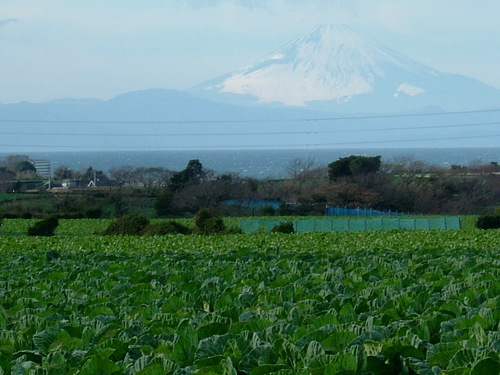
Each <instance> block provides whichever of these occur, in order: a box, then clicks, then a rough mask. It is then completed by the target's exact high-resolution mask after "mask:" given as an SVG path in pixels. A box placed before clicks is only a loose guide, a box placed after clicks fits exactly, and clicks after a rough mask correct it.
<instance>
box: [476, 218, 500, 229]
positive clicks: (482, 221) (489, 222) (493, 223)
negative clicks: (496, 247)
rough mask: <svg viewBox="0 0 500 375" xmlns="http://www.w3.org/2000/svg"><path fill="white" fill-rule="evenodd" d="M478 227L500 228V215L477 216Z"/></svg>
mask: <svg viewBox="0 0 500 375" xmlns="http://www.w3.org/2000/svg"><path fill="white" fill-rule="evenodd" d="M476 227H477V228H479V229H498V228H500V215H484V216H480V217H478V218H477V221H476Z"/></svg>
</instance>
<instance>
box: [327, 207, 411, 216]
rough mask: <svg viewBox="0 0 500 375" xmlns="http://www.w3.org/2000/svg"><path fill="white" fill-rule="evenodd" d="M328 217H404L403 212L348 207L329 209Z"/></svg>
mask: <svg viewBox="0 0 500 375" xmlns="http://www.w3.org/2000/svg"><path fill="white" fill-rule="evenodd" d="M325 215H326V216H392V215H404V214H403V213H401V212H393V211H379V210H372V209H370V208H346V207H327V208H326V210H325Z"/></svg>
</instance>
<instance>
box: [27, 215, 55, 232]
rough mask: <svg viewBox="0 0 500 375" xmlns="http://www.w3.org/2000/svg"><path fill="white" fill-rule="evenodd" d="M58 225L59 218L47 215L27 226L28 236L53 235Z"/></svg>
mask: <svg viewBox="0 0 500 375" xmlns="http://www.w3.org/2000/svg"><path fill="white" fill-rule="evenodd" d="M58 225H59V220H58V219H57V218H56V217H49V218H47V219H44V220H42V221H38V222H36V223H35V224H34V225H33V226H31V227H29V228H28V236H45V237H50V236H53V235H54V231H55V229H56V228H57V226H58Z"/></svg>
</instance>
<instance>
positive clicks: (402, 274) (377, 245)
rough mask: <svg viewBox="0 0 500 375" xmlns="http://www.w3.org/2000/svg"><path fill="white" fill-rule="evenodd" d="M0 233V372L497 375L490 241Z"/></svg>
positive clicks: (495, 244) (10, 229) (98, 223)
mask: <svg viewBox="0 0 500 375" xmlns="http://www.w3.org/2000/svg"><path fill="white" fill-rule="evenodd" d="M32 223H33V221H30V220H4V222H3V225H2V226H1V227H0V256H1V261H0V368H1V370H0V374H61V375H62V374H106V375H110V374H130V375H132V374H141V375H156V374H158V375H160V374H162V375H163V374H175V375H181V374H183V375H185V374H219V375H236V374H251V375H261V374H276V375H288V374H308V375H309V374H310V375H316V374H317V375H322V374H339V375H340V374H343V375H347V374H377V375H378V374H381V375H382V374H383V375H390V374H425V375H431V374H443V375H445V374H449V375H461V374H472V375H477V374H480V375H490V374H493V375H498V374H499V373H500V323H499V322H500V256H499V254H500V231H499V230H477V229H465V230H454V231H452V230H446V231H445V230H442V231H404V230H394V231H373V232H371V231H368V232H337V233H305V234H277V233H274V234H266V233H255V234H227V235H214V236H199V235H168V236H156V237H135V236H101V235H98V234H97V233H99V232H100V231H102V230H103V229H104V228H105V227H106V225H107V223H109V222H106V221H105V220H61V221H60V226H59V227H58V228H57V231H56V235H55V236H54V237H28V236H26V235H25V234H24V233H25V231H26V228H27V227H29V225H31V224H32Z"/></svg>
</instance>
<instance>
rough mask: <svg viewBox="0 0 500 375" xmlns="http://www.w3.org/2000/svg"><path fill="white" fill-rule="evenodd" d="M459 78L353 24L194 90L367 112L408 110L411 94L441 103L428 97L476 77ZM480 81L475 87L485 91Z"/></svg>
mask: <svg viewBox="0 0 500 375" xmlns="http://www.w3.org/2000/svg"><path fill="white" fill-rule="evenodd" d="M451 77H455V78H454V79H451ZM456 77H459V76H451V75H447V74H444V73H441V72H438V71H436V70H434V69H431V68H429V67H426V66H424V65H422V64H419V63H417V62H415V61H413V60H411V59H409V58H407V57H404V56H402V55H400V54H398V53H397V52H395V51H393V50H391V49H390V48H388V47H385V46H383V45H382V44H380V43H378V42H377V41H375V40H372V39H371V38H368V37H365V36H363V35H362V34H360V33H358V32H356V31H354V30H353V29H351V28H349V27H348V26H334V25H322V26H318V27H316V28H315V29H314V30H312V31H311V32H309V33H307V34H305V35H303V36H301V37H299V38H297V39H295V40H294V41H292V42H291V43H289V44H288V45H286V46H284V47H282V48H280V49H278V50H276V51H274V52H273V53H271V54H269V55H268V56H266V57H264V58H263V59H261V60H259V61H257V62H256V63H255V64H252V65H250V66H247V67H245V68H243V69H242V70H240V71H237V72H234V73H231V74H229V75H226V76H224V77H222V78H219V79H215V80H212V81H209V82H207V83H202V84H201V85H198V86H197V87H196V88H195V90H194V91H195V92H197V93H198V94H199V95H202V96H204V97H211V99H213V98H214V97H218V98H219V99H221V98H222V100H224V101H227V100H229V101H231V102H240V103H241V102H242V101H243V102H246V103H247V104H251V103H253V104H258V103H261V104H262V103H278V104H282V105H286V106H301V107H308V108H315V109H327V110H334V111H338V110H339V108H341V110H342V109H344V110H349V111H352V110H353V108H355V107H359V106H360V105H361V104H360V103H362V105H364V108H363V110H370V111H371V110H375V109H377V110H384V111H385V110H393V109H394V108H395V107H397V106H399V108H397V109H398V110H405V109H410V108H411V107H412V105H411V104H410V103H409V102H408V101H407V99H408V98H412V100H413V104H416V105H418V106H419V107H421V108H423V107H425V106H428V105H438V106H439V105H440V104H441V103H433V102H432V100H435V97H434V98H432V100H431V99H429V100H431V101H430V102H426V101H425V100H424V99H423V97H424V96H426V94H429V93H431V94H432V93H433V92H443V91H446V90H456V88H457V87H460V86H463V85H464V81H463V80H464V79H465V80H468V81H467V84H468V85H470V84H471V82H470V81H473V80H470V79H467V78H465V77H461V79H462V81H461V82H458V81H457V79H456ZM474 82H475V85H476V87H475V90H477V89H481V88H478V87H479V86H481V84H480V83H479V82H477V81H474ZM478 85H479V86H478ZM444 86H446V87H447V88H443V87H444ZM452 86H453V87H452ZM483 86H484V85H483ZM486 87H487V86H486ZM482 89H484V87H483V88H482ZM237 98H239V99H237ZM361 98H363V100H361ZM417 98H418V100H417ZM383 107H388V108H383ZM389 107H391V108H389Z"/></svg>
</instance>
